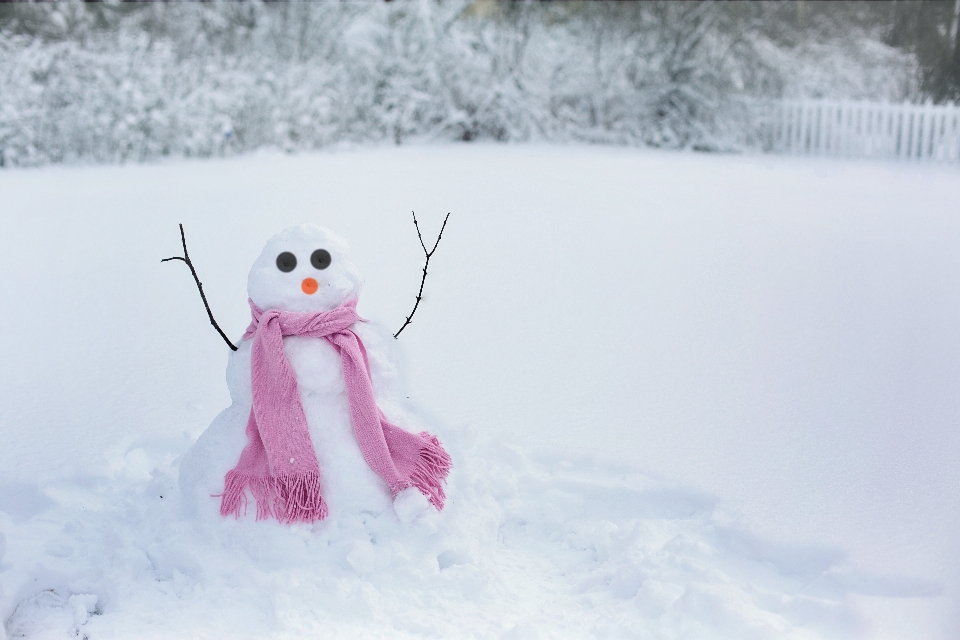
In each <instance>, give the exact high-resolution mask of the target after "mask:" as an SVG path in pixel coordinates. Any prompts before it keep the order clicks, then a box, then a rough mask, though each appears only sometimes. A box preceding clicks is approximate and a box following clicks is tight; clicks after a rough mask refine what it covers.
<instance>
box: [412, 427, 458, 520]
mask: <svg viewBox="0 0 960 640" xmlns="http://www.w3.org/2000/svg"><path fill="white" fill-rule="evenodd" d="M420 437H421V438H423V439H424V440H425V441H426V442H425V443H424V445H423V447H422V448H421V449H420V456H419V457H418V458H417V464H416V466H415V467H414V469H413V473H411V474H410V482H411V484H412V485H413V486H415V487H416V488H417V489H419V490H420V493H422V494H423V495H424V496H426V497H427V499H428V500H429V501H430V504H432V505H433V506H434V507H436V509H437V511H439V510H441V509H443V503H444V501H445V500H446V499H447V496H446V494H445V493H444V492H443V484H444V483H446V481H447V474H449V473H450V469H451V467H452V466H453V462H452V461H451V460H450V456H449V455H448V454H447V452H446V451H444V449H443V446H442V445H441V444H440V441H439V440H437V437H436V436H434V435H431V434H429V433H427V432H426V431H421V432H420Z"/></svg>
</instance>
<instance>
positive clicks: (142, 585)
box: [0, 429, 935, 638]
mask: <svg viewBox="0 0 960 640" xmlns="http://www.w3.org/2000/svg"><path fill="white" fill-rule="evenodd" d="M444 440H445V442H448V443H449V444H450V449H451V453H452V455H453V457H454V460H456V461H457V463H458V464H457V466H456V467H455V469H454V471H453V473H452V474H451V479H450V480H451V481H450V484H449V486H448V488H449V491H448V495H449V502H448V505H447V507H446V509H445V510H444V511H443V512H441V513H437V512H435V511H433V510H427V511H423V510H419V511H417V510H416V505H414V506H413V507H412V516H411V517H409V518H407V519H404V520H402V519H401V518H400V517H398V516H397V514H395V513H392V512H388V513H384V514H380V515H374V514H363V513H360V514H354V515H350V514H346V515H344V516H343V517H341V518H330V519H328V520H326V521H324V522H321V523H316V524H314V525H312V526H289V527H288V526H285V525H281V524H278V523H277V522H275V521H272V520H271V521H261V522H256V521H254V520H253V519H252V518H246V519H241V520H233V519H223V520H222V521H220V522H219V523H217V524H216V525H215V526H210V524H209V523H206V521H205V520H203V519H197V518H188V517H186V516H184V511H183V509H182V508H181V504H180V497H179V493H178V491H177V489H176V474H177V468H176V467H177V464H178V460H174V462H172V463H166V464H161V465H159V466H157V467H156V468H154V470H153V471H152V473H151V474H150V478H149V479H148V480H144V479H142V466H137V465H142V464H143V461H144V460H156V459H159V460H163V459H165V458H169V457H170V450H169V449H170V447H173V446H177V444H178V443H172V442H171V443H167V444H166V445H164V444H163V443H156V442H154V443H140V444H139V445H136V446H133V447H131V448H130V450H128V451H126V452H124V454H123V459H124V460H126V461H128V462H129V464H127V465H126V466H124V467H122V468H120V469H118V470H117V471H116V472H115V473H113V475H112V477H108V476H103V477H88V478H72V479H67V480H63V481H60V482H56V483H52V484H48V485H44V486H42V487H39V488H37V487H33V488H32V493H31V492H30V491H28V490H26V489H25V488H23V487H21V491H19V492H18V493H19V495H21V496H27V498H25V499H24V500H23V501H22V502H25V503H26V504H20V505H19V506H18V508H13V507H11V506H9V505H4V508H5V509H6V510H5V511H4V512H0V525H2V528H3V529H4V530H5V531H8V532H9V534H8V535H9V537H10V538H12V539H13V540H11V542H15V546H16V548H17V549H19V550H20V552H19V554H18V555H17V556H16V557H8V558H2V560H3V561H4V563H5V566H4V567H3V568H4V569H5V573H6V576H5V577H6V580H5V582H4V587H5V588H8V587H13V589H12V590H10V591H6V592H4V593H3V598H4V607H5V610H6V616H8V617H7V618H6V624H5V627H6V633H7V634H8V637H30V638H72V637H86V638H130V637H138V638H153V637H157V638H159V637H172V636H174V635H177V636H190V637H234V638H244V637H260V638H262V637H271V638H293V637H316V634H323V635H324V636H326V637H378V638H418V637H460V636H464V635H466V636H471V637H483V638H498V637H499V638H540V637H558V636H561V635H562V636H564V637H654V638H680V637H697V638H731V637H736V638H820V637H844V638H847V637H852V636H855V635H859V633H867V632H868V631H869V629H868V627H867V625H866V624H865V623H864V622H863V621H861V620H860V619H859V618H858V617H857V615H856V614H855V613H854V611H853V610H852V609H851V608H850V607H849V606H848V605H847V604H846V603H845V597H846V595H847V594H848V593H850V592H854V591H857V590H859V591H861V592H864V589H866V590H867V591H869V590H873V591H874V592H876V591H877V590H881V591H884V590H885V591H886V592H889V593H888V595H911V594H912V595H929V593H928V592H929V591H930V590H931V589H935V587H934V586H932V585H928V584H922V583H916V584H912V583H906V582H902V581H901V582H900V583H897V582H891V581H889V580H887V581H884V580H881V579H879V578H876V577H871V576H852V575H850V574H849V573H848V572H845V570H844V568H843V559H844V558H843V554H842V553H840V552H837V551H835V550H832V549H829V548H817V547H809V548H806V547H785V546H778V545H776V544H773V543H771V542H768V541H764V540H761V539H758V538H756V537H754V536H751V535H750V534H747V533H744V532H742V531H739V530H738V529H737V528H736V527H735V526H733V524H732V523H731V519H730V518H729V516H726V515H725V514H723V513H722V511H720V510H718V509H717V507H716V504H715V502H714V500H713V499H712V498H711V497H709V496H707V495H703V494H700V493H697V492H694V491H690V490H685V489H682V488H678V487H675V486H670V485H667V484H664V483H662V482H659V481H657V480H655V479H652V478H650V477H647V476H644V475H642V474H640V473H637V472H636V471H634V470H631V469H629V468H624V467H619V468H618V467H613V466H611V465H609V464H604V463H603V462H602V461H599V460H596V459H592V460H591V459H583V460H578V461H572V460H564V459H561V458H559V457H557V456H555V455H551V454H549V453H544V452H541V453H540V454H539V455H537V456H531V455H527V454H524V453H523V452H520V451H518V450H516V449H513V448H510V447H507V446H505V445H502V444H493V443H490V442H487V441H485V440H484V439H483V438H481V437H479V436H478V435H477V434H476V433H475V432H473V431H471V430H469V429H461V430H459V431H457V432H454V433H446V434H444ZM179 446H181V447H182V443H180V444H179ZM164 447H167V450H164ZM138 478H139V479H138ZM4 493H6V492H4ZM400 511H401V512H403V511H404V509H400ZM408 515H409V514H408ZM892 592H898V593H896V594H894V593H892ZM214 613H215V615H211V614H214Z"/></svg>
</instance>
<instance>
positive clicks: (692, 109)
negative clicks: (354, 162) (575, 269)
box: [0, 0, 915, 166]
mask: <svg viewBox="0 0 960 640" xmlns="http://www.w3.org/2000/svg"><path fill="white" fill-rule="evenodd" d="M736 5H737V3H732V4H731V3H670V2H666V3H591V2H587V3H543V4H540V3H531V2H519V3H496V2H466V1H465V0H444V1H442V2H433V1H430V0H421V1H419V2H413V1H410V2H396V3H389V4H388V3H364V4H354V3H308V2H303V3H294V2H291V3H277V4H273V3H271V4H262V3H259V2H244V3H203V4H193V3H145V4H142V5H141V4H136V5H133V6H131V5H126V4H120V5H107V4H101V5H93V6H85V5H82V4H79V3H58V4H50V5H47V4H42V5H19V6H17V7H14V8H11V9H7V10H6V13H5V14H3V16H0V17H3V18H4V19H3V20H2V21H0V163H2V165H3V166H18V165H19V166H23V165H39V164H46V163H50V162H62V161H73V160H81V159H82V160H87V161H95V162H124V161H130V160H137V161H141V160H146V159H150V158H156V157H161V156H168V155H173V156H201V157H202V156H213V155H224V154H229V153H234V152H238V151H245V150H250V149H255V148H259V147H264V146H269V147H277V148H281V149H285V150H291V151H292V150H298V149H313V148H318V147H322V146H325V145H329V144H333V143H337V142H367V141H392V142H396V143H398V144H399V143H401V142H403V141H405V140H409V139H411V138H418V139H441V140H475V139H493V140H501V141H517V140H557V141H565V140H581V141H591V142H602V143H618V144H637V145H652V146H660V147H671V148H703V149H735V148H744V147H749V146H751V145H752V144H753V141H752V138H751V127H752V124H751V114H752V113H753V110H752V107H751V105H752V104H754V102H755V100H756V99H757V98H761V97H771V96H772V97H779V96H781V95H786V96H791V97H794V96H799V95H811V96H813V95H829V96H832V97H873V98H884V99H898V98H902V97H904V96H905V95H907V94H908V93H909V92H910V91H911V90H913V87H914V86H915V82H913V80H912V79H913V78H914V77H915V63H914V62H913V60H912V58H910V57H909V56H906V55H904V54H901V53H899V52H897V51H896V50H894V49H892V48H890V47H887V46H885V45H883V44H881V43H880V42H879V40H878V39H876V38H874V37H873V35H872V34H870V33H868V32H863V33H856V34H853V36H852V37H850V38H848V39H846V40H844V41H832V40H828V41H820V42H808V41H800V42H794V43H784V42H781V41H778V40H777V39H776V38H772V37H771V36H770V35H769V34H765V33H764V31H763V30H762V29H760V28H758V27H757V16H755V15H752V14H749V12H745V11H744V10H743V9H742V8H736ZM731 6H732V7H734V8H731Z"/></svg>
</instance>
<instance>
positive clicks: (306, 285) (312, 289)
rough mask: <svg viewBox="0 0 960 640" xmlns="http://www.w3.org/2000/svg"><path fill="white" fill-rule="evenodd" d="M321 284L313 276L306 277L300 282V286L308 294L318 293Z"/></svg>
mask: <svg viewBox="0 0 960 640" xmlns="http://www.w3.org/2000/svg"><path fill="white" fill-rule="evenodd" d="M319 286H320V285H318V284H317V281H316V280H314V279H313V278H304V280H303V282H301V283H300V288H301V289H303V292H304V293H305V294H307V295H311V294H314V293H316V292H317V289H318V288H319Z"/></svg>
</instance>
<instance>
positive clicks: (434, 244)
mask: <svg viewBox="0 0 960 640" xmlns="http://www.w3.org/2000/svg"><path fill="white" fill-rule="evenodd" d="M410 213H413V226H414V227H416V228H417V237H418V238H419V239H420V246H421V247H423V254H424V255H425V256H426V257H427V261H426V263H425V264H424V265H423V277H422V278H420V291H418V292H417V301H416V302H415V303H414V305H413V311H411V312H410V315H409V316H407V320H406V322H404V323H403V326H402V327H400V330H399V331H397V332H396V333H395V334H393V337H394V338H396V337H397V336H399V335H400V332H401V331H403V330H404V329H406V328H407V325H408V324H410V320H412V319H413V314H415V313H416V312H417V307H419V306H420V299H421V298H423V284H424V283H425V282H426V281H427V267H429V266H430V257H431V256H433V252H434V251H436V250H437V246H438V245H439V244H440V238H442V237H443V230H444V229H446V228H447V220H448V219H449V218H450V213H449V212H448V213H447V216H446V217H445V218H444V219H443V226H442V227H440V233H439V234H437V241H436V242H434V243H433V249H431V250H430V251H427V245H425V244H424V243H423V235H422V234H421V233H420V225H419V224H417V214H416V213H414V212H413V211H411V212H410Z"/></svg>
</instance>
